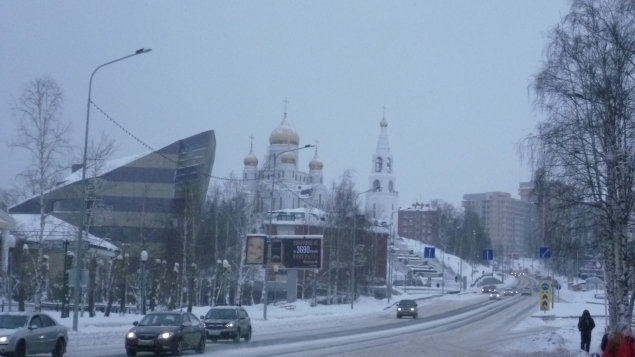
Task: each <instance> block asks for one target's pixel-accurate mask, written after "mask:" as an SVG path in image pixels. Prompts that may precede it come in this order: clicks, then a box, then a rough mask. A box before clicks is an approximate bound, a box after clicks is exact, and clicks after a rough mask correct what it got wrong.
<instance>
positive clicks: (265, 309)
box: [262, 144, 314, 320]
mask: <svg viewBox="0 0 635 357" xmlns="http://www.w3.org/2000/svg"><path fill="white" fill-rule="evenodd" d="M312 147H314V145H311V144H309V145H304V146H302V147H297V148H295V149H290V150H284V151H280V152H279V153H277V154H274V155H273V168H272V171H271V193H270V199H271V205H270V206H271V209H270V212H269V228H268V229H267V231H268V234H267V240H268V241H269V244H268V246H269V248H268V250H269V251H268V252H267V264H266V266H265V301H264V309H263V311H262V317H263V319H265V320H267V303H268V301H267V300H269V299H268V297H269V290H268V286H267V270H268V269H267V268H268V267H269V260H270V258H271V233H272V229H273V228H272V225H273V208H274V202H273V191H274V186H275V177H276V162H277V161H278V156H280V155H281V154H284V153H287V152H292V151H298V150H302V149H308V148H312Z"/></svg>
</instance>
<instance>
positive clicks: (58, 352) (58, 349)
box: [51, 338, 65, 357]
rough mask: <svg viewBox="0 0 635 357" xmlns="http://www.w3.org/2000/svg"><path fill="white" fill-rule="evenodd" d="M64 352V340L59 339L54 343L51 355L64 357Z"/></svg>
mask: <svg viewBox="0 0 635 357" xmlns="http://www.w3.org/2000/svg"><path fill="white" fill-rule="evenodd" d="M64 351H65V349H64V340H63V339H61V338H60V339H59V340H57V342H56V343H55V348H54V349H53V352H51V355H52V356H53V357H63V356H64Z"/></svg>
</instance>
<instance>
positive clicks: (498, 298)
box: [489, 290, 501, 300]
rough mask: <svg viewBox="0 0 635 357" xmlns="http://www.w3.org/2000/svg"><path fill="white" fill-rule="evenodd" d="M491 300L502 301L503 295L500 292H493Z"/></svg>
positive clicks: (490, 296)
mask: <svg viewBox="0 0 635 357" xmlns="http://www.w3.org/2000/svg"><path fill="white" fill-rule="evenodd" d="M489 299H490V300H500V299H501V294H500V292H499V291H498V290H492V291H490V292H489Z"/></svg>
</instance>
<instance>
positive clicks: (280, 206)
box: [278, 197, 282, 209]
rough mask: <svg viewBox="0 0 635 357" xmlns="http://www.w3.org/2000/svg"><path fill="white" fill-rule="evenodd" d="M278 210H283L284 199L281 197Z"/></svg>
mask: <svg viewBox="0 0 635 357" xmlns="http://www.w3.org/2000/svg"><path fill="white" fill-rule="evenodd" d="M278 209H282V197H280V204H279V206H278Z"/></svg>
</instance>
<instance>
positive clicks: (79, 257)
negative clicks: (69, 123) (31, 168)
mask: <svg viewBox="0 0 635 357" xmlns="http://www.w3.org/2000/svg"><path fill="white" fill-rule="evenodd" d="M150 51H151V49H149V48H148V49H145V48H142V49H139V50H137V51H135V53H133V54H131V55H128V56H125V57H121V58H119V59H116V60H114V61H110V62H107V63H104V64H102V65H101V66H99V67H97V68H95V70H94V71H93V73H92V74H91V75H90V81H89V82H88V103H87V109H86V132H85V134H84V156H83V160H82V201H81V205H80V206H81V208H80V217H79V222H78V225H79V229H78V233H77V248H76V250H75V255H76V256H77V260H76V262H77V263H76V264H75V291H74V293H73V298H74V299H75V304H74V306H73V331H77V323H78V318H79V284H80V283H81V276H80V265H81V264H80V262H81V261H82V238H83V229H84V220H85V217H84V216H85V215H86V155H87V153H88V125H89V123H90V103H91V99H90V95H91V92H92V88H93V76H94V75H95V72H97V70H99V69H100V68H102V67H104V66H107V65H109V64H113V63H115V62H119V61H123V60H125V59H126V58H130V57H133V56H136V55H140V54H144V53H148V52H150Z"/></svg>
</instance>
